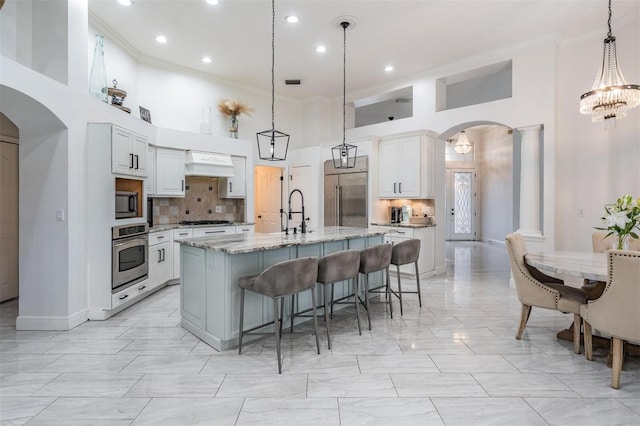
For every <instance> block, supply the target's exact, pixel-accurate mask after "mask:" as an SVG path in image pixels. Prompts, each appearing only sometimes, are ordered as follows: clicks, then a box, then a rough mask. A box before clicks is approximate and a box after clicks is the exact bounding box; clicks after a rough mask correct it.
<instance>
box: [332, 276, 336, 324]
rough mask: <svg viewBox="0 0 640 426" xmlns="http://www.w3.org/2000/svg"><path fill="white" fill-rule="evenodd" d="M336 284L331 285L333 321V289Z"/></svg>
mask: <svg viewBox="0 0 640 426" xmlns="http://www.w3.org/2000/svg"><path fill="white" fill-rule="evenodd" d="M335 285H336V283H331V318H332V319H333V289H334V287H335Z"/></svg>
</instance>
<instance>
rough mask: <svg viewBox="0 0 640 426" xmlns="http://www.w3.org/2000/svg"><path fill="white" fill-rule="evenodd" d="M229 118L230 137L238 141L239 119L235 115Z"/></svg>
mask: <svg viewBox="0 0 640 426" xmlns="http://www.w3.org/2000/svg"><path fill="white" fill-rule="evenodd" d="M229 117H230V119H231V121H230V123H229V137H230V138H234V139H238V119H237V118H236V115H235V114H231V115H230V116H229Z"/></svg>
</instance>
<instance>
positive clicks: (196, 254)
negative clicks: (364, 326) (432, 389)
mask: <svg viewBox="0 0 640 426" xmlns="http://www.w3.org/2000/svg"><path fill="white" fill-rule="evenodd" d="M382 243H383V232H379V231H370V230H368V229H366V228H345V227H329V228H324V229H321V230H318V231H317V232H314V233H312V234H303V235H297V236H294V235H289V236H284V235H280V234H277V235H273V234H254V235H228V236H221V237H206V238H189V239H185V240H182V241H181V246H180V264H181V281H182V284H181V288H180V313H181V316H182V326H183V327H184V328H185V329H187V330H188V331H189V332H191V333H192V334H194V335H195V336H196V337H198V338H199V339H200V340H202V341H203V342H205V343H207V344H208V345H209V346H211V347H213V348H214V349H217V350H219V351H223V350H226V349H229V348H231V347H234V346H237V344H238V326H239V318H240V312H239V310H240V289H239V288H238V286H237V284H236V283H237V281H238V278H240V277H242V276H246V275H255V274H259V273H260V272H262V271H263V270H264V269H266V268H268V267H269V266H271V265H273V264H275V263H278V262H282V261H285V260H289V259H295V258H298V257H307V256H315V257H318V258H321V257H323V256H326V255H328V254H331V253H335V252H337V251H340V250H346V249H363V248H366V247H371V246H374V245H377V244H382ZM370 280H371V281H370V282H371V287H376V286H379V285H382V284H381V283H382V276H381V274H380V273H378V274H372V275H371V277H370ZM316 292H317V293H316V295H317V297H318V300H322V299H321V297H322V295H321V293H322V291H321V289H320V288H318V289H316ZM350 293H351V287H350V285H349V283H348V282H346V281H345V282H341V283H336V285H335V293H334V298H335V299H340V298H341V297H345V296H348V295H349V294H350ZM270 302H271V300H270V299H268V298H264V297H262V296H260V295H258V294H255V293H252V292H246V293H245V313H244V324H245V329H251V328H254V327H257V326H259V325H263V324H268V323H270V322H272V321H273V304H272V303H270ZM344 306H346V305H336V308H339V307H344ZM296 308H297V310H298V311H304V310H306V309H309V308H311V295H310V294H309V293H308V292H307V293H306V294H300V295H299V297H298V299H297V303H296ZM284 312H285V319H284V320H285V321H287V320H288V318H287V315H288V313H290V299H289V298H287V299H286V304H285V308H284ZM305 320H308V318H300V317H297V318H296V319H295V322H296V323H299V322H303V321H305ZM269 328H272V327H269ZM269 328H265V331H268V329H269ZM246 337H247V338H249V339H248V340H247V341H249V340H251V337H254V338H255V337H256V336H255V335H254V336H251V335H247V336H246Z"/></svg>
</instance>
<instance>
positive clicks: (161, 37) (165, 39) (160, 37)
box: [156, 35, 167, 43]
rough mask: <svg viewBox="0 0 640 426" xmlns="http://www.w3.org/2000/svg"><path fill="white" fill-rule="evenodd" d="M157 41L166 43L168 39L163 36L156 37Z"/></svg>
mask: <svg viewBox="0 0 640 426" xmlns="http://www.w3.org/2000/svg"><path fill="white" fill-rule="evenodd" d="M156 41H157V42H158V43H166V42H167V38H166V37H165V36H163V35H159V36H157V37H156Z"/></svg>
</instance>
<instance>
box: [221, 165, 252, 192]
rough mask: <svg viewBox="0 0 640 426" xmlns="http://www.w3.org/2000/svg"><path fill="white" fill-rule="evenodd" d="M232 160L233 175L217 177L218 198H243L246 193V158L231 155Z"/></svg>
mask: <svg viewBox="0 0 640 426" xmlns="http://www.w3.org/2000/svg"><path fill="white" fill-rule="evenodd" d="M231 161H232V162H233V177H229V178H220V179H218V194H219V196H220V198H244V197H245V195H246V188H245V187H246V177H245V173H246V159H245V158H244V157H234V156H232V157H231Z"/></svg>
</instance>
